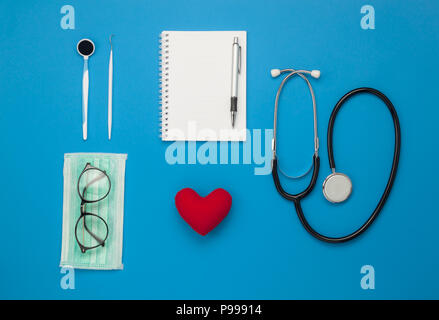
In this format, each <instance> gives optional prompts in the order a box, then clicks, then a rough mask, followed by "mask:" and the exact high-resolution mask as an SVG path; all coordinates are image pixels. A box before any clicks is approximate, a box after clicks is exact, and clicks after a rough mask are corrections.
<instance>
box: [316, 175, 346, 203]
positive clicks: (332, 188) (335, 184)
mask: <svg viewBox="0 0 439 320" xmlns="http://www.w3.org/2000/svg"><path fill="white" fill-rule="evenodd" d="M351 192H352V182H351V179H349V177H348V176H347V175H345V174H343V173H338V172H334V173H331V174H330V175H329V176H328V177H327V178H326V179H325V181H324V182H323V195H324V196H325V198H326V200H328V201H330V202H332V203H339V202H343V201H345V200H346V199H347V198H349V196H350V195H351Z"/></svg>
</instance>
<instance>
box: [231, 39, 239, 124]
mask: <svg viewBox="0 0 439 320" xmlns="http://www.w3.org/2000/svg"><path fill="white" fill-rule="evenodd" d="M239 73H241V46H240V45H239V42H238V37H234V38H233V46H232V95H231V98H230V114H231V116H232V128H234V127H235V120H236V113H237V112H238V74H239Z"/></svg>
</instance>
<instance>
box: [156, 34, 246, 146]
mask: <svg viewBox="0 0 439 320" xmlns="http://www.w3.org/2000/svg"><path fill="white" fill-rule="evenodd" d="M234 37H238V38H239V44H240V46H241V73H240V74H239V79H238V82H239V83H238V113H237V118H236V123H235V127H234V128H232V125H231V118H230V117H231V116H230V97H231V77H232V74H231V72H232V44H233V38H234ZM160 38H161V39H160V82H161V84H160V102H161V138H162V140H164V141H178V140H181V141H245V140H246V48H247V35H246V32H245V31H163V32H162V33H161V35H160Z"/></svg>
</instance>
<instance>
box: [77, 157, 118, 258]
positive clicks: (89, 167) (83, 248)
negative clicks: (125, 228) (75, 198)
mask: <svg viewBox="0 0 439 320" xmlns="http://www.w3.org/2000/svg"><path fill="white" fill-rule="evenodd" d="M88 170H98V171H100V172H102V173H103V174H104V175H105V177H106V178H107V179H108V191H107V193H106V194H105V195H104V196H103V197H101V198H99V199H96V200H86V199H84V195H85V192H86V191H87V186H85V187H84V192H83V194H81V192H80V190H79V182H80V181H81V177H82V175H83V174H84V173H85V172H87V171H88ZM77 190H78V195H79V198H80V199H81V207H80V208H81V215H80V216H79V218H78V220H77V221H76V224H75V238H76V242H77V243H78V245H79V247H80V249H81V252H82V253H85V252H87V250H92V249H96V248H98V247H100V246H102V247H104V246H105V241H106V240H107V238H108V233H109V230H108V224H107V222H106V221H105V220H104V219H103V218H102V217H100V216H98V215H97V214H94V213H91V212H87V211H86V205H87V204H91V203H96V202H99V201H102V200H104V199H105V198H106V197H107V196H108V194H109V193H110V191H111V180H110V177H109V176H108V174H107V172H106V171H104V170H101V169H99V168H98V167H95V166H93V165H91V163H90V162H87V164H86V165H85V167H84V170H82V172H81V174H80V175H79V177H78V184H77ZM87 216H89V217H95V218H98V219H100V220H101V221H102V222H103V223H104V225H105V228H106V230H107V232H106V235H105V238H104V239H103V240H102V239H100V238H99V237H98V236H97V235H95V234H94V233H93V232H91V231H90V230H89V229H88V227H87V223H86V220H85V217H87ZM81 219H84V229H85V230H86V231H87V232H88V234H89V235H90V236H91V237H93V238H94V239H95V240H96V241H97V242H98V244H97V245H95V246H92V247H87V246H84V245H83V244H82V243H81V241H79V239H78V234H77V229H78V224H79V222H80V221H81Z"/></svg>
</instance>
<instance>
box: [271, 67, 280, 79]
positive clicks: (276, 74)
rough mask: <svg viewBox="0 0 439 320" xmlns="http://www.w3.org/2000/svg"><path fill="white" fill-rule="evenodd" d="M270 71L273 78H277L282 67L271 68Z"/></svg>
mask: <svg viewBox="0 0 439 320" xmlns="http://www.w3.org/2000/svg"><path fill="white" fill-rule="evenodd" d="M270 73H271V76H272V77H273V78H276V77H278V76H279V75H280V69H271V70H270Z"/></svg>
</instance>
